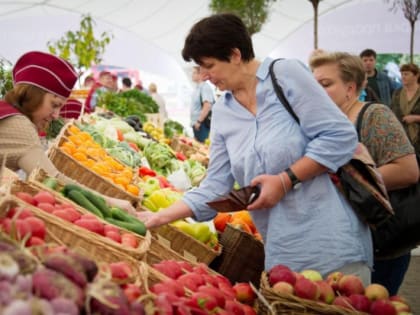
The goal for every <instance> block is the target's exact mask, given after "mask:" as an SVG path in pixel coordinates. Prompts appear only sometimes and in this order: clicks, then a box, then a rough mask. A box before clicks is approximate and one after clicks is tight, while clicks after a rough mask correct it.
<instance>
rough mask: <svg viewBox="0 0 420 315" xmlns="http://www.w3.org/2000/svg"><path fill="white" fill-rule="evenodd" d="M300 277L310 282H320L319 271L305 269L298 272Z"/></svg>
mask: <svg viewBox="0 0 420 315" xmlns="http://www.w3.org/2000/svg"><path fill="white" fill-rule="evenodd" d="M300 274H301V275H302V276H304V277H305V278H306V279H309V280H312V281H321V280H322V275H321V273H320V272H319V271H316V270H312V269H306V270H302V271H301V272H300Z"/></svg>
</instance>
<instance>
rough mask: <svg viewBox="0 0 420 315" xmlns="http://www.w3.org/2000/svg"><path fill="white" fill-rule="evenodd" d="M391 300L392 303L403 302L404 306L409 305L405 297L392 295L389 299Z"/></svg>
mask: <svg viewBox="0 0 420 315" xmlns="http://www.w3.org/2000/svg"><path fill="white" fill-rule="evenodd" d="M389 300H390V301H398V302H401V303H404V304H407V305H408V304H409V303H408V301H407V299H406V298H405V297H403V296H401V295H392V296H390V297H389Z"/></svg>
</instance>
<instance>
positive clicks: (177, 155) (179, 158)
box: [175, 152, 187, 161]
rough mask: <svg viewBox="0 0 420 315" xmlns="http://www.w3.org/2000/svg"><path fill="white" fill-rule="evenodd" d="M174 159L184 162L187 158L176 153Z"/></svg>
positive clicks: (180, 153) (182, 154)
mask: <svg viewBox="0 0 420 315" xmlns="http://www.w3.org/2000/svg"><path fill="white" fill-rule="evenodd" d="M175 157H176V158H177V159H178V160H180V161H185V160H186V159H187V157H186V156H185V155H184V153H182V152H176V153H175Z"/></svg>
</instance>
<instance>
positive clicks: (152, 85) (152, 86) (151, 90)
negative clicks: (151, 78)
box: [149, 83, 157, 93]
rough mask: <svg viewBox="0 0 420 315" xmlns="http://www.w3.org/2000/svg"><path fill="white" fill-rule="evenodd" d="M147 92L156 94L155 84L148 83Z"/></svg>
mask: <svg viewBox="0 0 420 315" xmlns="http://www.w3.org/2000/svg"><path fill="white" fill-rule="evenodd" d="M149 92H150V93H156V92H157V86H156V84H155V83H150V85H149Z"/></svg>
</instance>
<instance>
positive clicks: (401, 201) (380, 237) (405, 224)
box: [356, 104, 420, 257]
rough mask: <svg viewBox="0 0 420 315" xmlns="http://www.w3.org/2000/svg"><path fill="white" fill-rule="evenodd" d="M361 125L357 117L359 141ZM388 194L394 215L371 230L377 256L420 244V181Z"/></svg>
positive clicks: (403, 250)
mask: <svg viewBox="0 0 420 315" xmlns="http://www.w3.org/2000/svg"><path fill="white" fill-rule="evenodd" d="M369 105H370V104H366V105H365V107H364V109H366V108H367V107H368V106H369ZM360 118H362V117H360ZM361 127H362V119H359V121H358V123H357V126H356V128H357V133H358V135H359V141H360V130H361ZM388 195H389V199H390V201H391V205H392V208H393V209H394V211H395V215H394V216H392V217H390V218H389V219H388V220H386V221H385V222H384V223H383V224H382V225H380V226H378V227H377V228H376V229H375V230H372V236H373V241H374V244H375V255H376V256H377V257H380V256H384V257H386V256H396V255H399V254H403V253H404V252H407V251H408V250H410V249H412V248H414V247H416V245H418V244H420V182H417V184H414V185H411V186H409V187H406V188H403V189H398V190H393V191H390V192H388Z"/></svg>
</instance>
